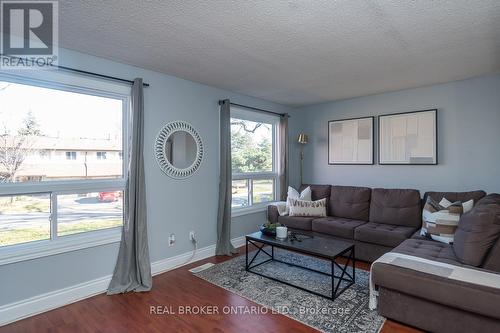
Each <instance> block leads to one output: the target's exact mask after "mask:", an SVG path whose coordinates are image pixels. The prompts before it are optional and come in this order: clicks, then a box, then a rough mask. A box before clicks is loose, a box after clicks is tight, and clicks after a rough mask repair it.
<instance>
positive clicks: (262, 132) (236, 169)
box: [231, 108, 279, 214]
mask: <svg viewBox="0 0 500 333" xmlns="http://www.w3.org/2000/svg"><path fill="white" fill-rule="evenodd" d="M278 123H279V118H278V117H273V116H268V115H265V114H261V113H257V112H252V111H247V110H243V109H239V108H234V109H233V110H231V166H232V177H233V181H232V203H231V206H232V208H233V212H235V213H236V214H238V213H241V212H246V211H252V210H258V209H262V208H263V207H265V206H266V203H267V202H270V201H275V200H276V193H277V191H278V190H277V189H278V188H279V187H278V186H279V184H278V182H279V176H278V165H277V158H276V151H277V147H276V145H277V142H278V140H277V134H278V133H277V131H278Z"/></svg>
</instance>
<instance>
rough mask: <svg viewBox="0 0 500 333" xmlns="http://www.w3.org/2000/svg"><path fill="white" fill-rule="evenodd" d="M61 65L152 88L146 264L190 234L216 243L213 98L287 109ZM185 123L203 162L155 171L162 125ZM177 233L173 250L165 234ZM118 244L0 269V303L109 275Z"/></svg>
mask: <svg viewBox="0 0 500 333" xmlns="http://www.w3.org/2000/svg"><path fill="white" fill-rule="evenodd" d="M60 64H61V65H65V66H69V67H74V68H79V69H83V70H88V71H92V72H96V73H102V74H106V75H112V76H117V77H122V78H129V79H132V78H134V77H142V78H144V81H145V82H148V83H149V84H150V85H151V86H150V87H149V88H146V89H145V90H144V95H145V142H146V146H145V151H144V154H145V156H144V158H145V168H146V186H147V199H148V221H149V223H148V227H149V240H150V254H151V260H152V261H158V260H161V259H165V258H169V257H172V256H175V255H178V254H181V253H185V252H187V251H189V250H191V249H192V245H191V243H190V241H189V240H188V233H189V231H190V230H194V231H195V232H196V233H197V237H198V241H199V247H200V248H202V247H205V246H209V245H212V244H215V241H216V217H217V197H218V170H219V168H218V128H219V126H218V121H219V120H218V112H219V111H218V110H219V108H218V101H219V100H220V99H224V98H230V99H231V100H232V101H234V102H237V103H240V104H245V105H251V106H255V107H259V108H265V109H269V110H273V111H277V112H287V111H288V110H289V108H287V107H284V106H281V105H278V104H274V103H270V102H265V101H262V100H259V99H255V98H251V97H247V96H242V95H239V94H235V93H231V92H229V91H225V90H221V89H217V88H213V87H210V86H206V85H202V84H198V83H194V82H190V81H187V80H182V79H179V78H176V77H172V76H168V75H163V74H159V73H156V72H152V71H148V70H143V69H140V68H137V67H133V66H128V65H124V64H120V63H116V62H112V61H109V60H105V59H100V58H96V57H93V56H88V55H84V54H79V53H76V52H73V51H68V50H60ZM172 120H184V121H187V122H190V123H191V124H192V125H193V126H194V127H195V128H196V129H197V130H198V131H199V133H200V135H201V137H202V139H203V142H204V146H205V157H204V160H203V163H202V165H201V168H200V169H199V171H198V172H197V173H196V174H195V175H194V176H193V177H191V178H189V179H187V180H182V181H179V180H173V179H171V178H169V177H167V176H166V175H164V174H163V173H162V172H161V171H160V169H159V168H158V167H157V164H156V161H155V159H154V155H153V143H154V140H155V137H156V134H157V132H158V131H159V130H160V128H161V127H162V126H163V125H164V124H165V123H167V122H169V121H172ZM264 219H265V215H264V213H257V214H252V215H247V216H244V217H238V218H235V219H234V221H233V225H232V229H233V230H232V236H233V237H238V236H241V235H244V234H245V233H248V232H250V231H252V230H255V229H256V226H257V225H258V224H259V223H261V222H262V221H264ZM170 233H175V234H176V236H177V242H176V244H175V246H173V247H168V235H169V234H170ZM117 247H118V244H112V245H106V246H99V247H96V248H91V249H85V250H80V251H75V252H70V253H65V254H61V255H56V256H51V257H45V258H40V259H35V260H30V261H26V262H21V263H14V264H10V265H4V266H0V280H1V283H0V305H4V304H8V303H11V302H15V301H19V300H22V299H25V298H28V297H32V296H35V295H38V294H43V293H46V292H49V291H53V290H58V289H61V288H65V287H69V286H72V285H75V284H78V283H83V282H86V281H89V280H92V279H96V278H100V277H103V276H106V275H109V274H111V273H112V271H113V268H114V264H115V260H116V254H117Z"/></svg>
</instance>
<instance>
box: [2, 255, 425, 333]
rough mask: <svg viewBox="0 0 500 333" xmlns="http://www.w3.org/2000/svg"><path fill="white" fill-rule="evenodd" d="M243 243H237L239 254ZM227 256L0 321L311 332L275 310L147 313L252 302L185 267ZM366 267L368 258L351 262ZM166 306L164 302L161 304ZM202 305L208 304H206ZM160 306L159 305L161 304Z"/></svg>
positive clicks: (23, 328)
mask: <svg viewBox="0 0 500 333" xmlns="http://www.w3.org/2000/svg"><path fill="white" fill-rule="evenodd" d="M242 253H243V249H240V254H242ZM228 259H230V257H211V258H208V259H206V260H202V261H198V262H196V263H194V264H191V265H187V266H184V267H181V268H179V269H176V270H172V271H169V272H167V273H164V274H160V275H158V276H155V277H154V281H153V282H154V287H153V290H152V291H151V292H148V293H129V294H125V295H115V296H106V295H104V294H102V295H98V296H94V297H91V298H88V299H85V300H83V301H80V302H77V303H74V304H70V305H67V306H64V307H62V308H58V309H55V310H52V311H49V312H45V313H42V314H40V315H37V316H34V317H30V318H27V319H24V320H21V321H18V322H15V323H12V324H10V325H7V326H3V327H0V333H4V332H5V333H6V332H8V333H15V332H23V333H24V332H37V333H40V332H71V333H76V332H103V333H104V332H106V333H108V332H109V333H111V332H119V333H122V332H162V333H163V332H231V333H232V332H237V333H242V332H252V333H256V332H297V333H300V332H316V330H314V329H312V328H310V327H308V326H306V325H304V324H301V323H300V322H298V321H295V320H293V319H290V318H288V317H285V316H283V315H278V314H272V313H267V314H262V313H260V314H258V313H257V314H231V315H224V314H218V315H217V314H207V315H194V314H191V315H189V314H185V315H179V314H163V315H158V314H157V315H155V314H150V307H151V306H157V305H159V306H171V307H172V309H173V310H176V309H177V308H178V307H179V306H186V305H191V306H218V307H219V309H222V308H223V307H224V306H256V307H258V308H260V306H258V305H257V304H255V303H253V302H251V301H248V300H246V299H245V298H243V297H240V296H238V295H236V294H233V293H231V292H228V291H226V290H224V289H222V288H219V287H217V286H215V285H212V284H210V283H208V282H206V281H203V280H202V279H199V278H197V277H195V276H193V275H192V274H191V273H190V272H188V269H190V268H192V267H196V266H199V265H201V264H203V263H206V262H212V263H220V262H223V261H225V260H228ZM356 264H357V265H356V266H357V267H358V268H361V269H367V270H368V269H369V264H367V263H363V262H359V263H356ZM166 309H168V308H166ZM206 309H208V308H206ZM164 310H165V309H164ZM381 332H382V333H389V332H398V333H415V332H419V331H418V330H415V329H413V328H410V327H406V326H404V325H401V324H398V323H396V322H393V321H390V320H388V321H386V323H385V324H384V327H383V328H382V331H381Z"/></svg>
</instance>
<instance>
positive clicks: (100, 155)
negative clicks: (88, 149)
mask: <svg viewBox="0 0 500 333" xmlns="http://www.w3.org/2000/svg"><path fill="white" fill-rule="evenodd" d="M97 159H98V160H105V159H106V152H105V151H98V152H97Z"/></svg>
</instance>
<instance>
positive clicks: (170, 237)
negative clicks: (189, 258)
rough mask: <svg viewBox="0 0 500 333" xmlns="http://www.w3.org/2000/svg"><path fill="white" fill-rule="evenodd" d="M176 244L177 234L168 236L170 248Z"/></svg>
mask: <svg viewBox="0 0 500 333" xmlns="http://www.w3.org/2000/svg"><path fill="white" fill-rule="evenodd" d="M174 244H175V234H170V236H168V246H174Z"/></svg>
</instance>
